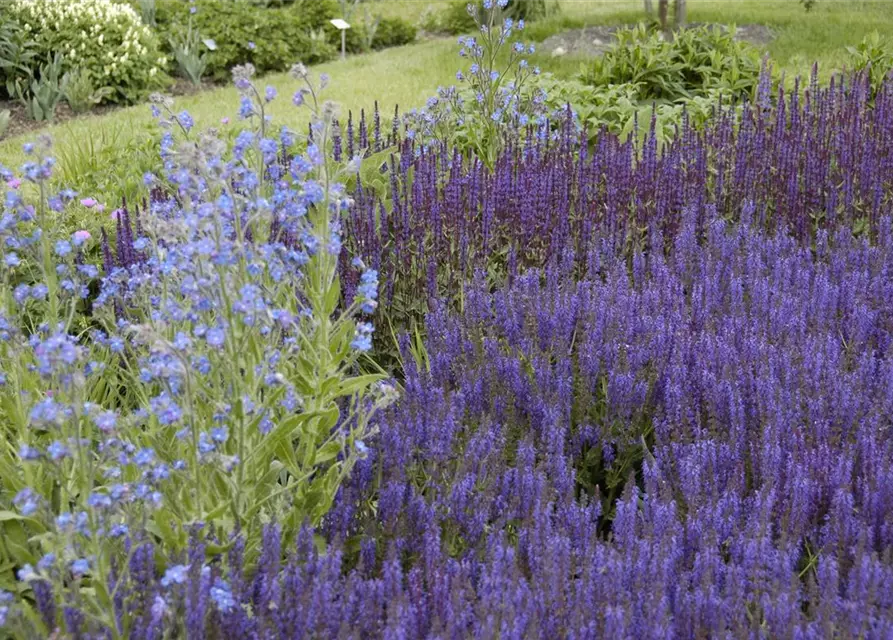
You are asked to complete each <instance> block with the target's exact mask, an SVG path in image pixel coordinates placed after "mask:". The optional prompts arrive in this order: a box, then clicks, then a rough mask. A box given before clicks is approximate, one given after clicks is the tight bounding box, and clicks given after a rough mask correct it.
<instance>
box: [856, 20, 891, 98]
mask: <svg viewBox="0 0 893 640" xmlns="http://www.w3.org/2000/svg"><path fill="white" fill-rule="evenodd" d="M847 52H848V53H849V54H850V60H851V64H852V67H853V69H854V70H855V71H862V72H865V73H868V74H869V76H870V78H871V85H872V87H873V91H875V92H876V91H877V90H879V89H880V88H881V87H882V86H883V85H884V81H885V80H886V79H887V77H888V76H889V75H890V73H893V42H890V40H885V39H883V38H881V36H880V34H879V33H878V32H877V31H874V32H872V33H871V34H870V35H867V36H865V37H864V38H863V39H862V42H860V43H859V44H858V45H857V46H855V47H847Z"/></svg>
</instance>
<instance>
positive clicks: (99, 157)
mask: <svg viewBox="0 0 893 640" xmlns="http://www.w3.org/2000/svg"><path fill="white" fill-rule="evenodd" d="M446 4H447V3H446V2H444V1H443V0H435V1H429V0H381V1H380V2H377V3H376V4H375V10H376V11H380V12H382V13H383V14H385V15H396V16H402V17H404V18H406V19H409V20H419V19H420V18H421V17H422V16H423V14H424V13H425V11H426V10H438V9H442V8H443V7H444V6H445V5H446ZM655 4H656V2H655ZM890 6H891V5H890V3H889V2H888V1H876V0H871V1H869V0H819V1H818V2H817V4H816V8H815V9H814V10H813V11H812V12H810V13H806V12H805V11H804V10H803V8H802V6H801V5H800V3H799V2H797V0H768V1H766V0H689V19H690V21H692V22H721V23H732V22H734V23H737V24H746V23H760V24H766V25H768V26H770V27H772V28H773V29H774V31H775V36H776V37H775V39H774V40H773V41H772V42H771V43H770V44H769V45H768V47H767V48H766V51H767V53H768V54H769V55H770V56H771V58H772V59H773V60H774V61H775V62H776V64H777V65H778V66H779V67H781V69H783V70H785V71H786V72H787V76H788V78H789V79H791V78H793V77H794V76H795V75H798V74H799V75H805V74H807V73H808V72H809V69H810V67H811V65H812V64H813V63H814V62H818V63H819V66H820V70H821V72H822V75H823V77H827V76H828V75H829V74H830V73H831V72H832V71H834V70H839V69H841V68H842V67H844V66H845V65H846V62H847V56H846V49H845V47H846V46H848V45H854V44H857V43H858V42H859V41H860V40H861V39H862V38H863V37H864V36H865V35H867V34H869V33H871V32H872V31H874V30H878V31H880V32H881V33H882V34H883V33H893V11H890ZM642 17H643V12H642V2H641V0H561V2H560V12H558V13H555V14H553V15H552V16H551V17H549V18H547V19H545V20H542V21H540V22H538V23H534V24H532V25H530V27H529V30H528V32H527V34H526V35H527V37H528V38H530V39H533V40H537V41H541V40H543V39H545V38H546V37H548V36H549V35H552V34H554V33H557V32H559V31H562V30H565V29H573V28H580V27H584V26H587V25H593V24H625V23H634V22H636V21H638V20H641V19H642ZM536 62H537V63H538V64H540V65H541V66H543V68H544V69H545V70H547V71H551V72H553V73H556V74H557V75H572V74H573V73H575V72H576V71H577V69H578V68H579V65H580V61H579V60H575V59H572V58H570V59H569V58H552V57H551V56H550V55H549V52H547V51H543V52H540V53H539V54H537V60H536ZM459 63H460V60H459V59H458V58H457V57H456V46H455V42H454V39H453V38H437V39H430V40H425V41H421V42H418V43H415V44H413V45H409V46H406V47H400V48H396V49H390V50H386V51H382V52H378V53H373V54H367V55H360V56H355V57H352V58H350V59H348V60H346V61H343V62H342V61H333V62H330V63H327V64H324V65H320V66H319V67H317V68H316V69H315V71H316V72H326V73H328V74H330V76H331V77H332V84H331V87H330V89H329V90H328V92H327V97H328V98H329V99H331V100H334V101H336V102H338V103H340V104H341V105H342V110H347V109H352V110H354V111H357V110H359V109H360V108H371V106H372V104H373V103H374V102H375V101H376V100H377V101H378V102H379V104H380V106H381V109H382V111H383V112H384V113H392V112H393V109H394V106H395V105H400V107H401V109H408V108H412V107H415V106H418V105H421V104H423V103H424V101H425V99H426V98H427V97H429V96H430V95H432V94H433V93H434V91H435V90H436V88H437V86H438V85H444V84H450V83H452V82H453V78H454V74H455V71H456V69H457V68H458V67H459ZM264 82H265V83H267V84H271V85H273V86H275V87H276V88H277V89H278V90H279V93H280V95H281V96H282V98H280V99H279V100H278V101H276V102H274V104H273V107H272V114H273V116H274V118H275V122H276V123H278V124H279V125H288V126H289V127H292V128H295V129H298V130H301V129H303V128H304V127H305V126H306V123H307V116H306V112H305V111H304V110H301V109H296V108H294V107H293V106H292V105H291V103H290V100H289V96H290V95H291V94H292V93H293V92H294V90H295V89H296V88H297V83H296V82H295V81H294V80H292V79H291V78H289V77H288V75H287V74H275V75H271V76H269V77H267V78H265V79H264ZM237 104H238V99H237V95H236V92H235V90H234V89H233V88H231V87H225V88H219V89H214V90H212V91H208V92H205V93H201V94H197V95H194V96H190V97H184V98H180V99H178V100H177V107H176V108H177V109H178V110H179V109H185V110H188V111H189V112H190V113H191V114H192V116H193V117H194V118H195V120H196V122H197V124H198V125H199V126H200V127H208V126H219V125H220V121H221V119H222V118H224V117H227V116H229V117H233V116H234V112H235V110H236V108H237ZM233 121H234V122H235V118H233ZM227 126H233V125H232V124H230V125H227ZM45 132H46V133H48V134H49V135H50V136H52V138H53V139H54V141H55V144H56V147H57V153H58V155H59V157H60V175H59V177H60V180H61V181H64V182H66V183H67V184H74V185H75V186H78V187H79V188H80V189H81V190H82V191H83V190H84V189H90V190H94V191H98V192H101V193H97V194H91V195H102V193H105V194H106V195H107V196H108V197H109V198H112V199H117V198H119V197H120V195H121V194H128V193H131V192H132V191H133V190H134V189H137V188H138V185H139V181H140V177H141V175H142V171H143V170H145V168H146V167H145V166H144V165H145V164H146V163H150V162H151V161H152V159H153V154H154V145H153V144H152V141H153V140H154V139H155V137H156V135H157V132H156V131H155V128H154V126H153V123H152V118H151V116H150V113H149V109H148V107H147V106H145V105H138V106H134V107H130V108H127V109H122V110H119V111H115V112H112V113H109V114H107V115H103V116H87V117H84V118H80V119H77V120H73V121H69V122H66V123H64V124H61V125H56V126H52V127H49V128H47V129H45ZM33 137H34V134H28V135H25V136H19V137H17V138H12V139H9V140H5V141H2V142H0V163H2V164H5V165H7V166H13V167H16V166H18V165H19V164H21V163H22V162H23V161H24V155H23V154H22V152H21V145H22V143H23V142H25V141H26V140H27V139H31V138H33Z"/></svg>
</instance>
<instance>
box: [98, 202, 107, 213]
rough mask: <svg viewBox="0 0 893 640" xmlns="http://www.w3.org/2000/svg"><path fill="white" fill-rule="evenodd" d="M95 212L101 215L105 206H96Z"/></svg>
mask: <svg viewBox="0 0 893 640" xmlns="http://www.w3.org/2000/svg"><path fill="white" fill-rule="evenodd" d="M96 211H97V212H99V213H102V212H103V211H105V205H104V204H98V205H96Z"/></svg>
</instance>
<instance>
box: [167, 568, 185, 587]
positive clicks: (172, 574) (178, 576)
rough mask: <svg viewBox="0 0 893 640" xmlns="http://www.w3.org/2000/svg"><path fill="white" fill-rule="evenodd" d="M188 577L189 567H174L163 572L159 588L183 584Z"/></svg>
mask: <svg viewBox="0 0 893 640" xmlns="http://www.w3.org/2000/svg"><path fill="white" fill-rule="evenodd" d="M188 577H189V567H188V566H187V565H185V564H178V565H174V566H173V567H171V568H169V569H168V570H167V571H165V572H164V577H162V578H161V586H162V587H169V586H171V585H172V584H184V583H185V582H186V578H188Z"/></svg>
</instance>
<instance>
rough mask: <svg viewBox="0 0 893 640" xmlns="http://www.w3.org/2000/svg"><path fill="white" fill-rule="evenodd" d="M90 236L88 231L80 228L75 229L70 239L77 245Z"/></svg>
mask: <svg viewBox="0 0 893 640" xmlns="http://www.w3.org/2000/svg"><path fill="white" fill-rule="evenodd" d="M91 237H92V236H91V235H90V232H89V231H86V230H84V229H81V230H80V231H75V232H74V234H73V235H72V236H71V241H72V243H73V244H74V246H76V247H79V246H81V245H82V244H84V243H85V242H86V241H87V240H89V239H90V238H91Z"/></svg>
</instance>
